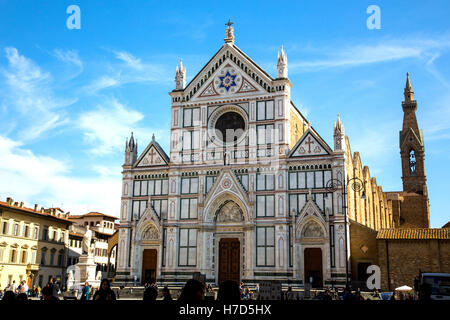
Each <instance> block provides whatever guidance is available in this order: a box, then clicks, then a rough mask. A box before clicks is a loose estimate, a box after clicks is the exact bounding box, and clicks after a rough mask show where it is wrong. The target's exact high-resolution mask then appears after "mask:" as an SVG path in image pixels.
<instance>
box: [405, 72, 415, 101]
mask: <svg viewBox="0 0 450 320" xmlns="http://www.w3.org/2000/svg"><path fill="white" fill-rule="evenodd" d="M404 95H405V102H412V101H414V91H413V88H412V86H411V82H410V81H409V72H407V73H406V86H405V91H404Z"/></svg>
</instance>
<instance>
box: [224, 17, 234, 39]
mask: <svg viewBox="0 0 450 320" xmlns="http://www.w3.org/2000/svg"><path fill="white" fill-rule="evenodd" d="M233 24H234V23H233V22H231V20H230V19H228V22H227V23H225V25H226V26H227V28H226V29H225V43H234V28H233V27H232V25H233Z"/></svg>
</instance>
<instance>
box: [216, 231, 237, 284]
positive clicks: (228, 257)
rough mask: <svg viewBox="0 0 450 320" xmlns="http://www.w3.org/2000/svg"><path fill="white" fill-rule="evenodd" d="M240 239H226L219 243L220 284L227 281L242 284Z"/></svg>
mask: <svg viewBox="0 0 450 320" xmlns="http://www.w3.org/2000/svg"><path fill="white" fill-rule="evenodd" d="M240 252H241V250H240V243H239V239H235V238H225V239H221V240H220V242H219V284H221V283H222V282H223V281H225V280H233V281H236V282H237V283H239V282H240V269H241V266H240V254H241V253H240Z"/></svg>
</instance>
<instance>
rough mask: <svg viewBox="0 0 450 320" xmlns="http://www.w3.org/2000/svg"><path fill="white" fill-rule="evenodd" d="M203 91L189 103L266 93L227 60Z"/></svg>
mask: <svg viewBox="0 0 450 320" xmlns="http://www.w3.org/2000/svg"><path fill="white" fill-rule="evenodd" d="M204 87H205V88H204V89H203V90H200V91H198V92H197V93H196V94H195V95H194V96H193V97H192V98H191V101H195V100H196V99H203V98H207V99H210V98H224V97H229V96H233V95H247V94H259V95H261V94H265V93H267V91H266V90H264V88H262V87H261V86H260V85H259V84H258V83H256V81H254V80H253V79H252V78H250V77H249V76H248V75H246V74H245V72H243V71H242V70H240V68H239V67H238V66H237V65H236V64H234V63H233V62H232V61H230V60H229V59H227V60H226V61H225V63H224V64H222V66H220V67H219V69H218V70H217V71H216V72H215V75H214V76H212V77H211V78H210V79H209V81H208V82H207V83H205V85H204Z"/></svg>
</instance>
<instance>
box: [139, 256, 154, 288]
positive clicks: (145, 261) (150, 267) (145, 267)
mask: <svg viewBox="0 0 450 320" xmlns="http://www.w3.org/2000/svg"><path fill="white" fill-rule="evenodd" d="M157 261H158V251H157V250H156V249H144V252H143V253H142V280H141V282H142V284H145V283H146V282H148V283H151V282H152V281H155V280H156V265H157Z"/></svg>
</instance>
